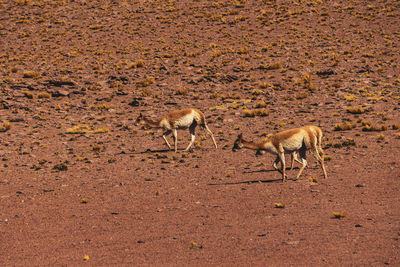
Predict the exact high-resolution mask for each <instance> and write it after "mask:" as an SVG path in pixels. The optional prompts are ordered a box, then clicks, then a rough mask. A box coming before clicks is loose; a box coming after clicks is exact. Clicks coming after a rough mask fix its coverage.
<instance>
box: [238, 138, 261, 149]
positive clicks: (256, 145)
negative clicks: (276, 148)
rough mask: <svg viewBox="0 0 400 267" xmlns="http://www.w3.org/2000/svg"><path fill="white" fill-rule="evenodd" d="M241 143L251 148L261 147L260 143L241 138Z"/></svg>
mask: <svg viewBox="0 0 400 267" xmlns="http://www.w3.org/2000/svg"><path fill="white" fill-rule="evenodd" d="M242 144H243V146H244V147H245V148H248V149H253V150H260V149H262V148H263V147H262V143H256V142H252V141H246V140H242Z"/></svg>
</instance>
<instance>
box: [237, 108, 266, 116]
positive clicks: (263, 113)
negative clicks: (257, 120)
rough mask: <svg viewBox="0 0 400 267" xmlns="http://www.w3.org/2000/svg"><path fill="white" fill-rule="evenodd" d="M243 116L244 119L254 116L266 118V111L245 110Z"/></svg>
mask: <svg viewBox="0 0 400 267" xmlns="http://www.w3.org/2000/svg"><path fill="white" fill-rule="evenodd" d="M243 114H244V116H245V117H255V116H268V115H269V110H268V109H264V108H263V109H245V110H243Z"/></svg>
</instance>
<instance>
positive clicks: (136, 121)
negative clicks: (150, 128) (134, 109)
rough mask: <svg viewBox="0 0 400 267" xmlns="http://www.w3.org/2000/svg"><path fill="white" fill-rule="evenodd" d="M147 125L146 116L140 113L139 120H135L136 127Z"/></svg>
mask: <svg viewBox="0 0 400 267" xmlns="http://www.w3.org/2000/svg"><path fill="white" fill-rule="evenodd" d="M145 123H146V121H145V120H144V116H143V115H142V113H140V114H139V116H138V117H137V119H136V120H135V125H136V126H138V125H141V124H145Z"/></svg>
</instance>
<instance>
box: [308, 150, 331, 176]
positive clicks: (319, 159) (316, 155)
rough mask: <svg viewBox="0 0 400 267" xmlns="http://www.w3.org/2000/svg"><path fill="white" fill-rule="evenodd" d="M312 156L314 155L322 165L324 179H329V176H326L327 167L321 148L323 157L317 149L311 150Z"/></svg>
mask: <svg viewBox="0 0 400 267" xmlns="http://www.w3.org/2000/svg"><path fill="white" fill-rule="evenodd" d="M311 151H312V154H313V155H314V157H315V158H316V159H317V160H318V162H319V164H320V165H321V168H322V171H323V173H324V178H325V179H326V178H328V175H327V174H326V169H325V165H324V152H323V151H322V148H320V153H321V155H320V154H319V153H318V150H317V149H313V150H311Z"/></svg>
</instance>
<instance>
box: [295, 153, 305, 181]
mask: <svg viewBox="0 0 400 267" xmlns="http://www.w3.org/2000/svg"><path fill="white" fill-rule="evenodd" d="M306 150H307V149H306V148H305V147H302V148H301V149H300V150H299V153H300V158H301V161H302V166H301V168H300V171H299V173H298V174H297V178H299V177H300V175H301V173H302V172H303V170H304V168H305V167H306V166H307V159H306Z"/></svg>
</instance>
